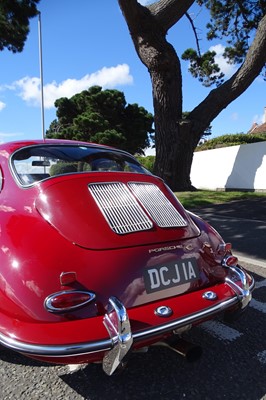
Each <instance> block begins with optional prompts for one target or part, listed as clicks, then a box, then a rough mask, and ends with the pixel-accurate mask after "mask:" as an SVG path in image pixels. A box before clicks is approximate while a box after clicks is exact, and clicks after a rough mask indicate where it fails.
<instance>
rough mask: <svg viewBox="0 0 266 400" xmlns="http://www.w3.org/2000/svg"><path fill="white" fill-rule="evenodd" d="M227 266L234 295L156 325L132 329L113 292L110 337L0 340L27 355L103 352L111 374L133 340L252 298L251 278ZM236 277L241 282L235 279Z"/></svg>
mask: <svg viewBox="0 0 266 400" xmlns="http://www.w3.org/2000/svg"><path fill="white" fill-rule="evenodd" d="M226 268H230V271H231V272H232V277H230V278H226V284H228V285H229V286H230V288H231V289H232V290H234V292H235V293H236V296H234V297H231V298H228V299H227V300H224V301H221V302H219V303H215V304H213V305H211V306H210V307H208V308H206V309H203V310H201V311H199V312H196V313H193V314H189V315H186V316H184V317H182V318H179V319H175V320H171V321H168V322H165V323H164V324H161V325H159V326H150V327H149V328H146V329H145V330H142V331H138V332H135V333H132V332H131V327H130V322H129V317H128V313H127V310H126V308H125V307H124V305H123V304H122V303H121V301H120V300H119V299H117V298H116V297H114V296H112V297H110V298H109V307H110V309H109V310H107V313H106V314H105V316H104V318H103V323H104V325H105V327H106V329H107V332H108V334H109V338H106V339H101V340H98V341H94V342H88V343H76V344H65V345H42V344H31V343H25V342H21V341H19V340H17V339H15V338H12V337H10V336H7V335H5V334H3V333H1V332H0V344H2V345H4V346H5V347H7V348H10V349H12V350H15V351H17V352H20V353H24V354H26V355H28V356H36V357H38V356H39V357H49V358H52V357H73V356H78V355H81V354H82V355H86V354H91V353H96V352H106V353H105V356H104V359H103V369H104V371H105V372H106V373H107V374H108V375H111V374H112V373H113V372H114V371H115V369H116V368H117V367H118V366H119V365H121V364H122V363H123V360H124V359H125V356H126V355H127V354H128V352H129V351H130V349H131V347H132V343H133V342H139V341H141V340H146V339H150V338H152V337H156V336H158V335H162V334H164V333H166V334H169V332H171V331H175V330H179V329H180V328H182V327H185V326H187V325H189V324H195V323H196V322H200V321H201V320H203V319H205V318H206V319H208V318H211V317H212V316H215V315H217V314H219V313H222V312H225V311H226V310H228V309H230V308H231V307H233V306H235V305H239V303H240V307H241V308H242V309H243V308H244V307H246V305H247V304H248V303H249V301H250V300H251V291H252V289H253V288H254V285H255V283H254V280H253V278H252V282H251V284H250V286H249V284H248V282H247V278H246V276H245V273H244V272H243V271H242V270H241V268H240V267H239V266H230V267H228V266H226ZM239 280H240V282H241V286H239V285H238V284H237V283H236V282H237V281H239Z"/></svg>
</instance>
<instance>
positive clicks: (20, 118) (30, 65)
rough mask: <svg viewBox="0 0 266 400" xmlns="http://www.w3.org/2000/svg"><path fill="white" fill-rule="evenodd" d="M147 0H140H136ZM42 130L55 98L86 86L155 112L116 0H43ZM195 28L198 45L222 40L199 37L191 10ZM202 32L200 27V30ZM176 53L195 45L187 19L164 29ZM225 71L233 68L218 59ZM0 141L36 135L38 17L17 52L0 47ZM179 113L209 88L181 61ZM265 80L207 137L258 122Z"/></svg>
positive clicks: (201, 22)
mask: <svg viewBox="0 0 266 400" xmlns="http://www.w3.org/2000/svg"><path fill="white" fill-rule="evenodd" d="M139 2H142V3H143V4H144V3H145V0H142V1H141V0H139ZM38 9H39V10H40V11H41V23H42V54H43V81H44V99H45V113H44V115H45V128H46V129H47V128H48V127H49V125H50V123H51V122H52V120H53V119H55V117H56V110H55V108H54V106H53V104H54V101H55V100H56V99H57V98H60V97H71V96H73V95H74V94H75V93H79V92H81V91H82V90H85V89H87V88H88V87H89V86H92V85H100V86H102V87H103V89H106V88H115V89H118V90H121V91H123V92H124V93H125V97H126V100H127V102H128V103H138V104H139V105H140V106H143V107H145V108H146V109H147V110H148V111H150V112H152V113H153V107H152V94H151V83H150V76H149V74H148V72H147V69H146V67H145V66H144V65H143V64H142V63H141V61H140V60H139V58H138V56H137V54H136V52H135V49H134V47H133V43H132V41H131V38H130V35H129V33H128V29H127V26H126V23H125V20H124V18H123V16H122V14H121V11H120V9H119V6H118V2H117V0H101V1H96V0H89V1H88V0H75V1H74V0H41V1H40V3H39V6H38ZM191 16H193V18H194V19H195V25H196V26H197V28H198V29H199V32H200V34H201V39H202V40H201V42H200V43H201V47H202V51H205V50H207V49H209V48H210V47H211V46H215V47H214V48H215V49H216V52H217V55H218V56H219V54H220V53H221V52H222V50H223V45H224V43H221V42H219V41H216V42H213V43H210V42H205V41H204V30H205V24H206V14H205V13H204V12H200V13H199V14H198V9H196V8H192V9H191ZM201 32H202V33H201ZM167 38H168V41H169V42H170V43H172V44H173V45H174V47H175V49H176V51H177V54H178V55H179V56H181V54H182V52H183V51H184V50H185V49H186V48H188V47H194V38H193V34H192V32H191V30H190V27H189V24H188V21H187V20H186V19H184V20H182V21H180V22H179V23H178V24H176V25H175V27H173V28H172V29H171V30H169V33H168V36H167ZM218 62H220V63H222V64H221V65H222V69H223V70H224V72H225V73H226V75H227V77H228V76H230V74H232V73H233V71H234V67H232V66H229V65H228V64H226V63H225V62H224V61H223V60H222V58H221V57H220V58H218ZM0 65H1V69H0V71H1V74H0V142H7V141H10V140H17V139H18V140H24V139H34V138H41V137H42V124H41V108H40V98H41V96H40V66H39V44H38V18H37V17H36V18H35V19H33V20H31V24H30V34H29V36H28V39H27V42H26V44H25V48H24V51H23V52H22V53H17V54H13V53H11V52H9V51H7V50H4V51H2V52H0ZM182 69H183V90H184V95H183V101H184V107H183V108H184V111H189V110H191V109H193V108H194V107H195V106H196V105H197V104H198V103H199V102H201V101H202V100H203V99H204V98H205V97H206V95H207V94H208V92H209V90H210V89H207V88H204V87H202V85H201V84H200V83H199V82H197V80H195V79H193V78H192V77H191V76H190V75H189V72H188V63H186V62H183V61H182ZM265 106H266V96H265V82H264V81H263V80H262V78H257V79H256V81H254V83H253V84H252V86H251V87H250V88H249V89H247V90H246V92H245V93H244V94H243V95H242V96H240V97H239V98H238V99H237V100H235V101H234V102H233V103H232V104H231V105H229V106H228V107H227V108H226V109H225V110H224V111H223V112H222V113H221V114H220V115H219V116H218V117H217V118H216V119H215V120H214V121H213V123H212V132H213V134H212V137H215V136H220V135H222V134H225V133H239V132H247V131H248V129H249V128H250V127H251V125H252V123H253V122H257V123H262V122H263V121H264V119H263V118H264V107H265Z"/></svg>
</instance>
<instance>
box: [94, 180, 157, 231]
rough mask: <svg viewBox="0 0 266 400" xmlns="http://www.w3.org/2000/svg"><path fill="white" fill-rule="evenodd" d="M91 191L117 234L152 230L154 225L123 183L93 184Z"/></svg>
mask: <svg viewBox="0 0 266 400" xmlns="http://www.w3.org/2000/svg"><path fill="white" fill-rule="evenodd" d="M89 191H90V193H91V194H92V196H93V197H94V199H95V201H96V202H97V204H98V206H99V208H100V210H101V211H102V213H103V215H104V217H105V218H106V220H107V221H108V223H109V225H110V227H111V228H112V230H113V231H114V232H115V233H118V234H126V233H131V232H139V231H143V230H147V229H151V228H152V226H153V223H152V222H151V220H150V219H149V218H148V216H147V215H146V214H145V212H144V211H143V210H142V208H141V206H140V205H139V204H138V202H137V201H136V199H135V198H134V197H133V195H132V193H130V191H129V189H128V188H127V186H126V185H125V184H123V183H119V182H112V183H92V184H90V185H89Z"/></svg>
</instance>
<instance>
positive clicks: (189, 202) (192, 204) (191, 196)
mask: <svg viewBox="0 0 266 400" xmlns="http://www.w3.org/2000/svg"><path fill="white" fill-rule="evenodd" d="M175 195H176V196H177V198H178V199H179V200H180V202H181V203H182V204H183V206H184V207H185V208H187V209H193V208H197V207H202V206H208V205H212V204H221V203H228V202H230V201H234V200H246V199H251V198H258V197H266V193H264V192H230V191H229V192H222V191H210V190H198V191H196V192H176V193H175Z"/></svg>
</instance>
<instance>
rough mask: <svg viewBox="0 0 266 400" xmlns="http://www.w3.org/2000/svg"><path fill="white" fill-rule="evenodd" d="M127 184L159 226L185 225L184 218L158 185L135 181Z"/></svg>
mask: <svg viewBox="0 0 266 400" xmlns="http://www.w3.org/2000/svg"><path fill="white" fill-rule="evenodd" d="M128 186H129V188H130V189H131V190H132V192H133V193H134V195H135V196H136V198H137V199H138V200H139V201H140V202H141V204H142V205H143V207H144V208H145V210H146V211H147V212H148V214H149V215H150V216H151V218H152V219H153V220H154V222H156V224H157V225H158V226H160V227H161V228H172V227H182V226H187V223H186V221H185V220H184V218H183V217H182V216H181V215H180V214H179V212H178V211H177V209H176V208H175V207H174V206H173V204H172V203H170V201H169V200H168V199H167V197H166V196H165V195H164V194H163V192H162V191H161V190H160V189H159V188H158V186H156V185H154V184H152V183H150V184H149V183H137V182H130V183H129V184H128Z"/></svg>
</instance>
